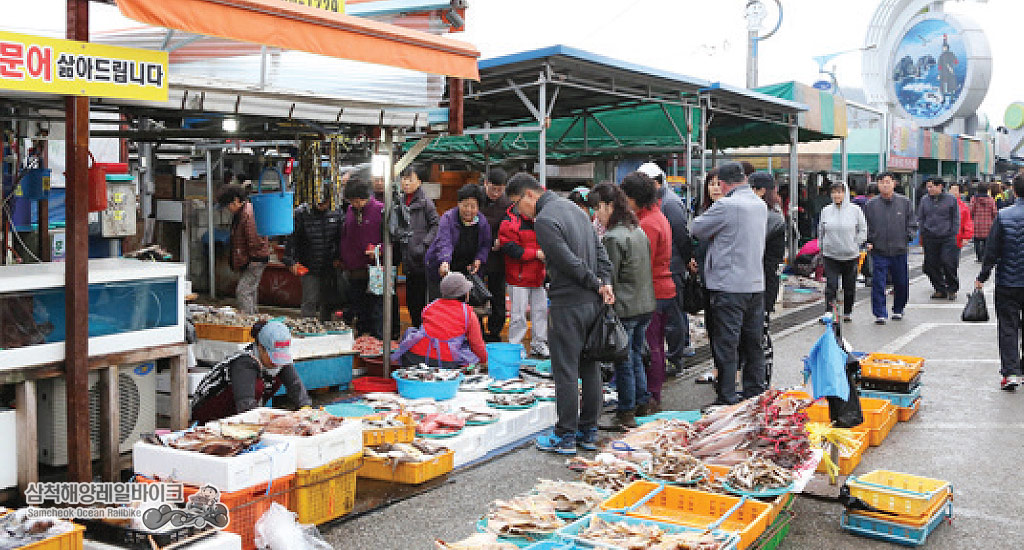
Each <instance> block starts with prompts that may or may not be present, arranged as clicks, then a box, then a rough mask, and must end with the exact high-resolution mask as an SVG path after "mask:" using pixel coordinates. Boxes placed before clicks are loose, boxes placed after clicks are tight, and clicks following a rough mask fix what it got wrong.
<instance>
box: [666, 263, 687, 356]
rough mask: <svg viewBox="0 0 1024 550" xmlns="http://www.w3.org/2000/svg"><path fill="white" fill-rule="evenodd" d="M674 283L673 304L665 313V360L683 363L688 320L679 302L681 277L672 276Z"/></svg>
mask: <svg viewBox="0 0 1024 550" xmlns="http://www.w3.org/2000/svg"><path fill="white" fill-rule="evenodd" d="M672 280H673V281H674V282H675V283H676V299H675V300H673V301H674V302H675V304H673V305H672V307H671V308H670V309H669V310H667V311H666V312H665V343H666V344H668V352H667V353H666V354H665V356H666V358H667V359H668V360H669V361H671V362H673V363H680V362H682V361H683V351H685V350H686V348H688V347H689V346H690V319H689V317H687V316H686V311H684V310H683V307H682V304H681V301H682V296H683V288H684V286H685V284H686V283H685V282H684V280H683V277H682V275H672Z"/></svg>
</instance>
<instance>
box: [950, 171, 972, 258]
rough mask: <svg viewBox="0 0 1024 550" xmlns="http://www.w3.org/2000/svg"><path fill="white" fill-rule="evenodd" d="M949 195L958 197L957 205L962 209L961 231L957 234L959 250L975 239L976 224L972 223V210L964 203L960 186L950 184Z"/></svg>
mask: <svg viewBox="0 0 1024 550" xmlns="http://www.w3.org/2000/svg"><path fill="white" fill-rule="evenodd" d="M949 194H950V195H953V196H954V197H956V204H957V206H958V207H960V231H958V232H957V234H956V248H957V250H959V249H962V248H963V247H964V244H965V243H967V242H968V241H970V240H971V239H973V238H974V223H973V222H972V221H971V208H970V207H969V206H967V204H966V203H964V199H963V196H962V195H961V194H960V184H959V183H951V184H949Z"/></svg>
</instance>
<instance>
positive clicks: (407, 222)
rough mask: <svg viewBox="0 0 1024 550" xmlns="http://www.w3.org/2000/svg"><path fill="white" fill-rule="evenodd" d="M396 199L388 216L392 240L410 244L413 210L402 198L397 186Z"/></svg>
mask: <svg viewBox="0 0 1024 550" xmlns="http://www.w3.org/2000/svg"><path fill="white" fill-rule="evenodd" d="M394 196H395V198H394V201H393V202H392V204H391V215H390V216H388V231H389V232H390V233H391V239H392V241H394V242H396V243H400V244H409V239H411V238H412V212H411V211H410V210H409V207H408V206H406V204H405V201H404V200H402V195H401V193H399V192H398V188H397V187H396V188H395V193H394Z"/></svg>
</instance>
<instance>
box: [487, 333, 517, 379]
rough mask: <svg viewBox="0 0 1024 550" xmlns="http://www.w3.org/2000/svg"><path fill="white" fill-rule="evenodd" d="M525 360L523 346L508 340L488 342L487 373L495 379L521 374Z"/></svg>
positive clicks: (514, 376)
mask: <svg viewBox="0 0 1024 550" xmlns="http://www.w3.org/2000/svg"><path fill="white" fill-rule="evenodd" d="M522 362H523V346H521V345H519V344H509V343H507V342H494V343H490V344H487V374H489V375H490V377H491V378H493V379H495V380H508V379H509V378H516V377H517V376H519V365H520V364H521V363H522Z"/></svg>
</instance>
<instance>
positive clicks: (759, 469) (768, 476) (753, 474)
mask: <svg viewBox="0 0 1024 550" xmlns="http://www.w3.org/2000/svg"><path fill="white" fill-rule="evenodd" d="M725 480H726V481H727V482H728V483H729V485H730V486H732V487H733V488H736V489H739V490H741V491H750V492H755V493H756V492H761V491H766V490H769V489H778V488H780V487H786V486H788V485H789V484H790V483H792V482H793V474H792V472H790V471H789V470H787V469H785V468H782V467H780V466H779V465H777V464H775V463H774V462H772V461H771V460H769V459H767V458H762V457H754V458H751V459H750V460H748V461H746V462H743V463H740V464H737V465H735V466H733V467H732V469H731V470H729V475H727V476H726V477H725Z"/></svg>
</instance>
